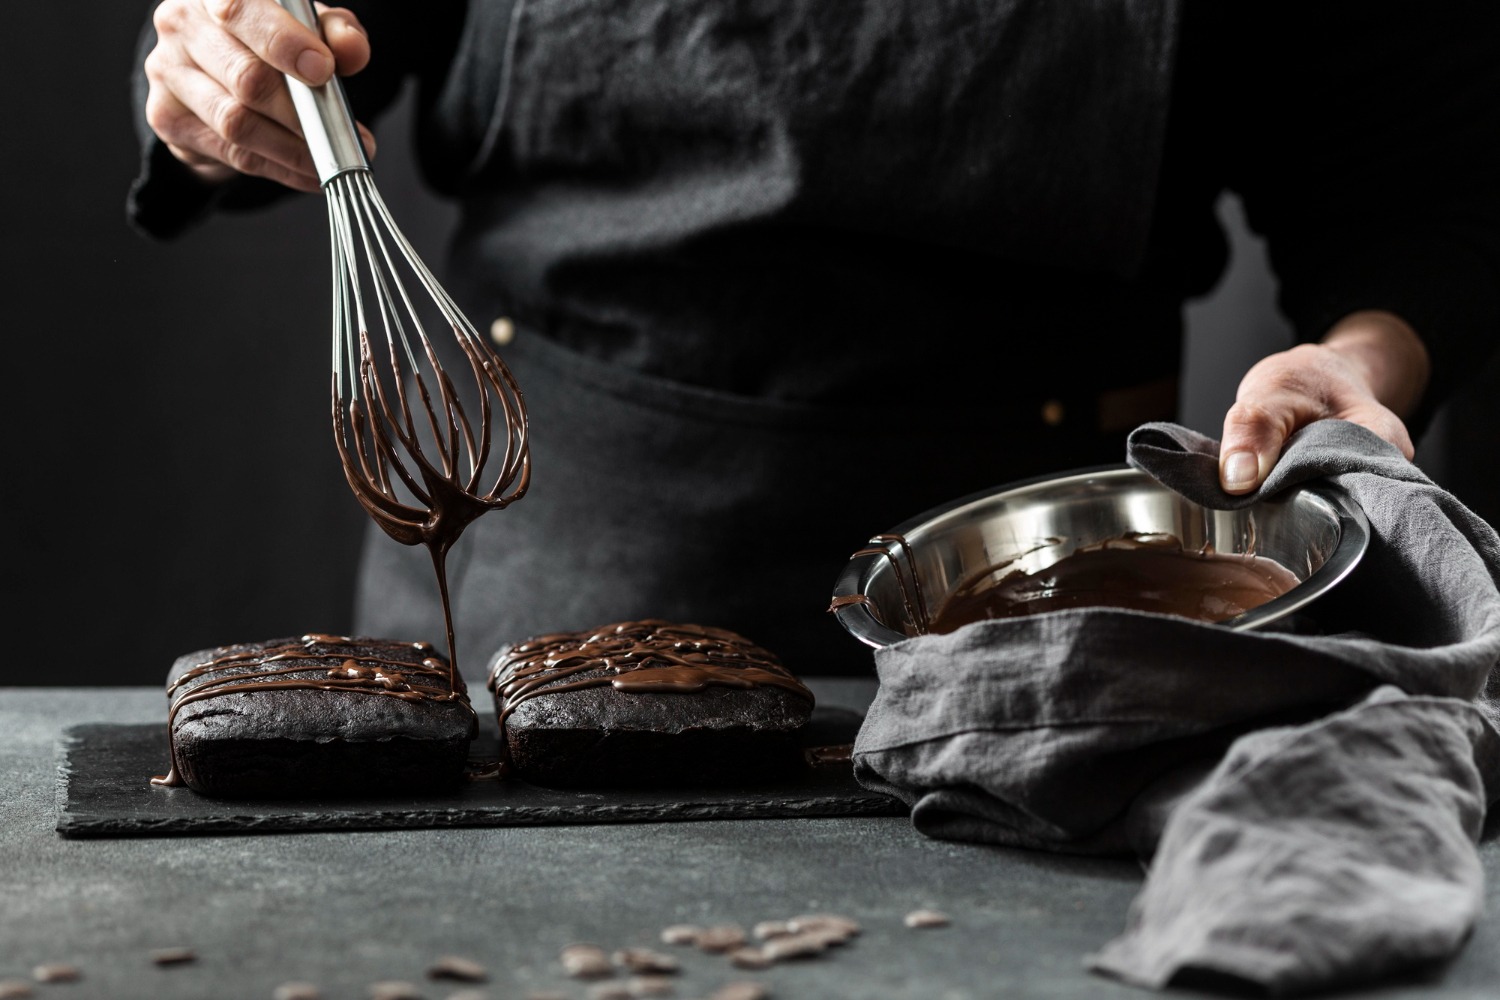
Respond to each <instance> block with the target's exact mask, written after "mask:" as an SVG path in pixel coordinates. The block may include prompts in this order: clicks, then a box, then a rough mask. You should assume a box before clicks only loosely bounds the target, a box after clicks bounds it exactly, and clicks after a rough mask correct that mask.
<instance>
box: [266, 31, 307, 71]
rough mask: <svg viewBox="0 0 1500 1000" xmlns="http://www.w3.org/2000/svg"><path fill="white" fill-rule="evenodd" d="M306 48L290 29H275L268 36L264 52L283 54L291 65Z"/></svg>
mask: <svg viewBox="0 0 1500 1000" xmlns="http://www.w3.org/2000/svg"><path fill="white" fill-rule="evenodd" d="M304 47H305V43H304V41H303V40H302V39H301V38H300V37H298V36H297V35H296V33H294V32H293V31H291V30H290V29H287V28H273V29H271V31H270V32H269V33H268V34H267V35H266V38H265V48H264V49H263V50H262V51H264V52H269V53H273V54H274V53H281V55H282V57H283V58H285V59H286V61H287V64H290V63H291V62H292V61H293V60H294V59H295V58H296V56H297V53H299V52H301V51H302V49H303V48H304ZM273 58H274V55H273Z"/></svg>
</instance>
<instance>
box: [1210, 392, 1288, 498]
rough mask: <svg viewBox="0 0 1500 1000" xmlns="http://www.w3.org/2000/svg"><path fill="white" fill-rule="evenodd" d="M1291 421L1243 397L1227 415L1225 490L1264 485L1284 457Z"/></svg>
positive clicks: (1222, 454) (1222, 456)
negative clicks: (1282, 449) (1277, 461)
mask: <svg viewBox="0 0 1500 1000" xmlns="http://www.w3.org/2000/svg"><path fill="white" fill-rule="evenodd" d="M1289 423H1290V421H1288V420H1286V419H1284V418H1283V417H1282V416H1281V415H1278V414H1277V413H1275V412H1273V411H1272V410H1268V409H1266V408H1265V407H1262V406H1257V405H1256V404H1254V403H1247V402H1244V401H1243V400H1242V401H1240V402H1237V403H1235V404H1234V405H1233V406H1231V407H1230V408H1229V412H1228V413H1227V414H1226V415H1225V416H1224V433H1223V436H1222V437H1221V438H1220V442H1221V443H1220V445H1219V484H1220V485H1221V486H1222V487H1223V488H1224V492H1225V493H1251V492H1254V491H1255V490H1256V489H1259V488H1260V484H1261V483H1263V482H1265V481H1266V476H1268V475H1270V473H1271V470H1272V469H1273V468H1274V467H1275V466H1276V460H1277V459H1278V458H1280V457H1281V447H1282V445H1284V444H1286V439H1287V435H1288V434H1289V433H1290V431H1291V428H1290V426H1289Z"/></svg>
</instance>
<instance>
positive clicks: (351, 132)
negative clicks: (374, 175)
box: [276, 0, 370, 187]
mask: <svg viewBox="0 0 1500 1000" xmlns="http://www.w3.org/2000/svg"><path fill="white" fill-rule="evenodd" d="M276 2H277V3H279V4H281V6H282V7H283V8H285V9H286V11H287V12H288V13H289V14H291V15H292V16H293V17H295V18H296V19H297V20H299V21H301V22H302V23H303V24H305V25H307V26H308V27H309V28H311V29H312V30H314V31H319V28H318V15H317V12H316V11H314V10H313V5H312V0H276ZM286 84H287V87H288V88H290V90H291V92H292V104H293V105H295V106H296V108H297V120H298V121H299V122H301V123H302V132H303V134H304V135H306V136H307V148H308V151H309V152H311V153H312V159H313V166H314V167H316V168H317V171H318V180H320V181H321V182H322V183H323V185H324V186H325V187H326V186H327V184H328V182H329V181H331V180H333V179H334V178H335V177H337V176H338V175H339V174H343V173H348V172H349V171H351V170H369V169H370V161H369V160H366V159H365V150H364V146H363V145H361V143H360V141H359V133H358V132H357V131H356V130H355V128H354V112H353V111H352V110H350V108H349V98H348V97H347V96H346V95H345V94H344V85H343V84H342V83H340V82H339V78H338V77H337V76H333V77H329V79H328V82H327V83H325V84H323V85H322V86H321V87H309V86H308V85H307V84H305V83H303V82H302V81H300V80H297V79H294V78H292V77H290V76H289V77H287V78H286Z"/></svg>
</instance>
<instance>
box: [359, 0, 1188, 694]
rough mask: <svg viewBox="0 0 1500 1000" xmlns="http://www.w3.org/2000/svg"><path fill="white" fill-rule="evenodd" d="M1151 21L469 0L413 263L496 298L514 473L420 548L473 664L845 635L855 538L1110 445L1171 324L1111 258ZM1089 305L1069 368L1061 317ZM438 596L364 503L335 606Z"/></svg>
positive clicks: (428, 618)
mask: <svg viewBox="0 0 1500 1000" xmlns="http://www.w3.org/2000/svg"><path fill="white" fill-rule="evenodd" d="M1174 26H1175V5H1174V4H1173V3H1171V2H1153V3H1130V2H1125V0H1115V2H1096V3H1090V4H1055V3H1040V2H1035V3H1027V2H1013V3H993V2H992V3H978V2H972V0H970V2H953V0H949V2H935V0H887V2H865V3H853V2H851V3H841V4H830V3H826V2H818V0H742V2H725V0H529V2H527V3H526V4H525V5H524V6H522V7H516V6H513V5H511V4H507V3H500V4H480V5H474V6H473V7H472V8H471V10H470V12H469V22H468V24H467V26H466V28H465V32H464V36H463V40H462V42H461V43H460V49H459V52H458V54H457V56H456V57H455V59H454V60H453V68H452V71H451V73H450V75H449V77H448V79H447V81H446V85H445V86H444V88H443V89H442V91H441V93H439V94H438V96H437V98H436V101H435V109H436V110H435V111H434V113H433V114H432V115H431V116H430V118H429V119H428V120H427V121H426V122H425V123H424V125H423V128H424V132H425V134H426V135H427V138H428V142H427V144H426V146H427V148H428V150H429V154H430V155H429V168H430V169H431V170H432V171H433V172H435V173H437V174H438V175H439V182H440V185H441V186H444V187H446V188H448V189H449V190H450V191H452V192H453V193H455V194H457V195H459V196H460V197H461V198H462V199H463V205H464V215H463V221H462V223H461V227H460V230H459V233H458V235H457V237H456V240H455V245H454V258H453V262H452V265H451V266H450V268H449V270H448V272H447V273H445V274H444V278H445V280H447V282H448V284H449V285H450V288H451V289H452V290H453V292H454V294H455V297H456V298H457V299H458V301H459V302H460V303H462V304H464V306H465V308H466V309H468V310H469V311H470V314H471V317H472V318H473V319H474V320H475V322H476V324H477V325H478V326H479V327H480V328H481V329H485V328H486V327H487V326H488V324H489V321H490V320H491V319H492V318H494V317H496V316H511V317H515V318H516V319H517V320H518V324H517V326H518V332H517V334H516V337H515V340H514V341H513V342H512V343H510V344H508V345H505V346H503V347H501V348H500V350H501V351H502V353H503V354H504V356H505V358H506V360H507V362H508V363H510V365H511V366H512V368H513V369H514V370H515V372H516V375H517V377H518V379H519V381H520V384H521V386H522V389H523V391H524V392H525V394H526V400H527V404H528V407H529V410H530V416H531V429H532V449H533V464H534V480H533V487H532V491H531V493H530V494H529V495H528V496H527V497H526V498H524V499H523V500H521V501H520V502H519V503H517V504H515V505H514V506H513V507H511V508H510V509H508V510H506V511H502V512H498V513H495V514H492V515H489V516H487V517H485V518H482V519H481V520H480V521H479V522H478V523H476V524H475V525H473V526H472V527H471V528H470V529H469V532H468V533H467V534H466V536H465V537H464V538H463V540H461V541H460V543H459V545H458V548H457V550H456V551H455V553H454V555H453V557H452V559H451V562H450V572H451V573H452V576H453V582H454V590H455V614H456V619H457V628H458V636H459V648H460V653H461V656H462V657H463V658H464V659H465V661H466V662H465V667H466V671H467V672H469V673H470V674H473V673H476V672H477V671H478V670H479V668H480V666H481V665H482V661H483V660H484V659H486V658H487V657H488V656H489V655H490V654H491V653H492V652H493V651H494V650H495V649H496V648H497V647H498V646H500V645H501V644H504V643H507V642H513V641H517V640H519V639H522V638H524V637H526V636H528V635H532V634H536V633H540V632H547V631H553V630H558V629H576V628H587V627H591V626H594V625H599V624H603V623H605V622H609V621H614V620H618V619H625V618H632V617H665V618H673V619H678V620H684V621H692V622H698V623H701V624H708V625H717V626H723V627H727V628H731V629H735V630H737V631H741V632H743V633H745V634H746V635H748V636H750V637H751V638H752V639H754V640H755V641H757V642H760V643H762V644H763V645H765V646H767V647H769V648H771V649H772V650H775V651H776V652H778V653H780V654H781V655H782V657H783V658H784V659H785V660H786V661H787V663H788V665H789V666H790V667H792V669H794V670H797V671H800V672H806V673H812V674H818V673H843V672H851V671H860V670H867V669H868V656H867V653H866V652H865V651H864V650H863V649H862V648H861V647H860V646H859V645H858V644H857V643H856V642H855V641H854V640H852V639H850V638H848V637H847V636H845V635H843V634H842V632H841V630H840V629H839V627H838V626H837V624H836V623H835V622H834V620H833V619H832V617H831V616H829V615H827V614H826V613H825V608H826V606H827V603H828V597H829V594H830V591H831V589H832V585H833V581H834V579H835V577H836V576H837V574H838V572H839V571H840V569H841V567H842V564H843V562H844V561H845V560H846V559H847V557H848V555H849V554H850V553H851V552H853V551H854V550H855V549H856V548H859V547H860V545H861V544H862V543H863V541H864V540H865V539H866V538H868V537H869V536H870V535H871V534H874V533H876V532H878V531H882V530H884V529H886V528H889V527H891V526H892V525H894V524H895V523H897V522H899V521H902V520H904V519H906V518H908V517H910V516H912V515H914V514H916V513H918V512H920V511H922V510H924V509H926V508H928V507H931V506H934V505H936V504H938V503H941V502H943V501H945V500H948V499H951V498H952V497H955V496H958V495H960V494H963V493H966V492H971V491H973V490H976V489H979V488H983V487H986V486H991V485H994V484H997V483H999V482H1003V481H1006V480H1009V479H1015V478H1021V477H1025V476H1029V475H1036V474H1040V473H1044V472H1051V471H1059V470H1062V469H1067V468H1071V467H1076V466H1079V465H1086V464H1095V463H1098V462H1101V461H1115V460H1119V458H1121V457H1122V456H1123V431H1124V430H1125V429H1127V428H1125V427H1123V426H1114V427H1111V428H1109V429H1108V430H1101V426H1100V422H1101V419H1102V413H1103V408H1104V404H1103V403H1101V391H1102V390H1109V389H1115V388H1126V389H1129V388H1130V387H1133V386H1137V385H1139V384H1146V383H1149V382H1151V381H1152V380H1154V379H1159V378H1160V376H1162V375H1164V374H1170V373H1172V372H1175V366H1176V360H1177V355H1176V350H1177V339H1176V338H1177V336H1178V326H1177V317H1176V314H1175V309H1176V304H1175V302H1173V301H1171V300H1170V297H1165V296H1159V295H1154V294H1151V293H1150V292H1149V291H1148V292H1143V291H1142V290H1141V287H1140V283H1139V282H1138V281H1135V280H1134V279H1135V278H1136V277H1137V276H1138V274H1139V272H1140V270H1141V266H1142V258H1143V256H1144V254H1145V252H1146V246H1147V234H1148V230H1149V226H1150V221H1151V214H1152V213H1151V206H1152V199H1153V195H1154V191H1155V183H1156V172H1157V168H1158V165H1159V158H1160V144H1161V137H1162V132H1163V129H1164V119H1165V116H1166V104H1167V101H1166V95H1167V89H1168V83H1169V77H1170V63H1171V54H1172V44H1173V40H1174V36H1173V30H1174ZM434 150H436V153H434V152H433V151H434ZM432 160H437V161H438V162H436V163H434V162H431V161H432ZM1059 275H1064V276H1070V277H1068V278H1067V281H1066V282H1064V283H1060V284H1056V285H1055V287H1056V288H1060V289H1063V290H1065V291H1066V290H1071V292H1072V294H1066V293H1065V294H1059V293H1058V292H1057V291H1056V290H1053V288H1052V287H1051V286H1049V287H1048V290H1047V291H1046V292H1045V294H1043V293H1039V292H1038V288H1041V287H1043V286H1044V284H1045V283H1046V282H1054V283H1056V282H1057V276H1059ZM1068 282H1071V284H1070V283H1068ZM1109 317H1113V319H1114V322H1115V326H1113V327H1112V328H1111V329H1112V330H1113V332H1114V335H1113V336H1110V337H1105V338H1102V339H1100V340H1099V341H1098V343H1097V344H1096V345H1095V346H1093V347H1091V348H1090V349H1089V352H1088V353H1089V356H1090V358H1091V359H1092V363H1091V364H1089V365H1086V366H1084V368H1085V369H1086V370H1087V377H1082V376H1076V375H1075V374H1070V373H1071V372H1072V371H1073V366H1074V363H1075V362H1076V361H1077V357H1078V355H1079V353H1080V352H1078V351H1072V350H1069V349H1067V348H1066V346H1065V340H1064V338H1065V336H1066V335H1068V334H1070V333H1071V334H1076V333H1077V331H1079V330H1086V329H1091V328H1092V329H1097V328H1099V327H1100V324H1101V322H1102V321H1103V320H1104V319H1105V318H1109ZM1136 330H1139V331H1145V332H1143V333H1141V334H1140V335H1139V336H1137V335H1135V334H1134V333H1133V331H1136ZM1148 338H1149V342H1148ZM1101 372H1102V373H1103V374H1102V375H1100V374H1098V373H1101ZM1101 379H1102V381H1101ZM1169 412H1170V406H1169V407H1168V412H1166V413H1163V412H1156V413H1148V412H1142V413H1141V414H1139V415H1140V416H1141V417H1146V416H1167V415H1169ZM1116 423H1118V421H1117V422H1116ZM440 621H441V618H440V615H439V611H438V605H437V600H436V588H435V586H434V584H433V582H432V580H431V569H430V565H429V563H428V562H427V558H426V554H425V552H422V551H412V550H404V549H402V548H401V547H400V546H397V545H395V544H394V543H393V542H391V541H390V540H389V539H387V538H385V537H384V536H383V535H380V534H378V533H372V534H371V536H370V538H369V540H368V542H367V545H366V551H365V561H364V567H363V573H362V577H361V583H360V590H359V597H358V614H357V622H356V627H357V629H358V630H359V631H360V632H371V633H378V634H384V635H396V636H412V637H435V636H438V635H440V630H441V625H440Z"/></svg>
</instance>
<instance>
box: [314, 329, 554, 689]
mask: <svg viewBox="0 0 1500 1000" xmlns="http://www.w3.org/2000/svg"><path fill="white" fill-rule="evenodd" d="M453 330H454V334H455V336H456V337H457V339H458V342H459V344H460V345H462V347H463V350H464V355H465V357H466V358H467V359H468V362H469V366H470V369H471V371H472V374H473V377H474V384H475V388H476V390H477V399H478V413H477V417H476V419H475V420H474V422H473V423H471V422H470V419H469V414H468V413H467V412H466V411H465V409H464V405H463V402H462V400H461V399H460V397H459V393H458V390H457V387H456V386H455V385H454V383H453V380H452V379H451V378H449V376H448V373H447V372H446V371H444V370H443V367H442V366H441V365H440V364H439V363H438V359H437V353H436V352H435V351H434V350H433V348H432V344H431V343H430V342H429V341H428V340H427V338H426V336H425V335H423V336H422V337H421V341H420V343H421V347H422V349H423V352H424V354H425V356H426V358H427V361H428V364H429V366H430V369H431V370H430V372H429V377H430V378H433V379H434V380H435V381H436V384H437V399H436V402H435V401H434V399H433V396H432V393H431V391H430V390H429V388H428V385H427V382H426V380H425V379H424V378H423V375H422V372H421V370H420V369H418V368H417V367H416V364H415V362H413V363H412V364H411V365H410V366H409V367H410V376H411V382H412V385H413V386H414V387H415V388H416V391H417V395H418V397H419V399H420V409H419V411H418V412H419V416H420V417H421V418H423V419H424V427H425V429H427V430H430V431H431V434H432V439H433V442H434V444H433V447H434V448H435V451H436V461H433V460H431V459H430V458H429V457H428V455H427V453H426V452H424V451H423V447H422V443H421V440H420V434H419V429H418V419H417V418H414V417H413V412H412V411H413V407H412V404H411V399H410V397H409V392H408V388H407V385H406V380H405V379H404V378H403V377H402V372H403V365H402V363H401V360H400V356H399V354H398V351H397V348H396V344H395V342H394V341H389V354H390V358H389V363H390V369H391V371H392V372H393V373H394V374H393V375H391V376H389V381H390V382H391V383H392V385H391V387H390V388H387V386H386V381H387V379H384V378H382V377H381V374H380V371H379V369H378V367H377V365H376V363H375V354H374V349H373V348H372V346H371V340H370V336H369V334H368V332H367V331H365V330H363V329H362V330H361V331H360V334H359V377H358V396H357V397H355V398H351V399H350V400H349V402H348V407H347V411H348V421H347V424H346V422H345V419H344V416H345V407H344V406H343V399H342V397H341V395H340V377H339V373H338V372H337V371H336V372H335V373H334V381H333V427H334V441H335V443H336V445H337V446H338V452H339V461H340V462H341V463H342V465H343V469H344V478H345V479H346V480H347V481H348V483H349V488H350V489H351V490H353V491H354V496H355V499H357V500H358V501H359V503H360V505H361V506H362V507H364V509H365V512H366V513H367V514H369V515H370V517H371V518H373V519H374V521H375V523H376V524H378V525H380V527H381V528H382V529H383V530H384V531H385V533H386V534H388V535H390V536H391V537H392V538H394V539H395V540H396V541H398V542H400V543H401V544H403V545H418V544H420V545H425V546H426V547H427V551H428V553H429V554H430V555H431V557H432V568H433V571H434V573H435V574H436V576H437V584H438V593H439V596H440V597H441V598H442V604H443V625H444V627H445V629H446V631H447V639H448V669H449V673H450V677H449V683H450V686H452V685H454V684H455V683H456V682H455V678H456V677H457V675H458V650H457V647H456V644H455V642H454V636H453V608H452V601H451V600H450V598H449V594H448V574H447V557H448V552H449V550H450V549H451V548H452V547H453V544H454V543H455V542H456V541H458V537H459V535H460V534H462V533H463V530H464V529H465V528H466V527H468V525H469V524H470V523H471V522H473V521H474V520H475V519H476V518H478V517H479V516H480V515H481V514H484V513H486V512H488V511H491V510H500V509H502V508H504V507H507V506H509V505H510V504H511V503H514V502H515V501H516V500H519V499H520V498H521V497H522V496H524V495H525V493H526V489H527V486H528V485H529V483H530V480H531V457H530V448H529V445H528V439H527V428H526V406H525V402H524V400H523V398H522V396H521V390H520V387H519V386H518V385H517V384H516V380H515V377H514V376H513V375H511V373H510V369H509V368H507V367H506V366H505V363H504V362H503V361H501V360H500V358H499V356H498V355H496V354H495V353H494V351H492V350H491V349H490V348H489V346H488V345H487V344H485V343H484V342H483V341H481V340H478V339H477V338H474V337H469V336H465V335H464V334H465V331H464V330H462V329H460V327H459V326H458V325H457V324H455V325H454V328H453ZM393 398H394V402H393ZM492 400H495V401H498V404H499V405H498V408H497V407H496V406H495V404H494V403H492ZM497 419H498V421H499V434H498V435H497V434H496V433H495V432H494V429H493V427H492V425H493V424H495V422H496V420H497ZM476 425H477V428H478V434H477V436H476V434H475V427H476ZM496 436H500V437H503V439H504V453H503V455H501V456H500V458H499V468H498V471H496V472H495V473H494V476H493V478H492V479H486V478H485V468H486V465H488V464H489V463H490V462H491V459H492V457H493V455H492V452H493V451H494V438H495V437H496ZM393 474H394V475H393ZM398 483H399V484H400V485H401V486H403V487H405V489H406V490H407V492H408V493H409V494H410V495H411V497H412V498H414V501H415V502H414V503H408V502H405V501H403V500H402V499H401V498H399V497H398V495H397V484H398Z"/></svg>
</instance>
